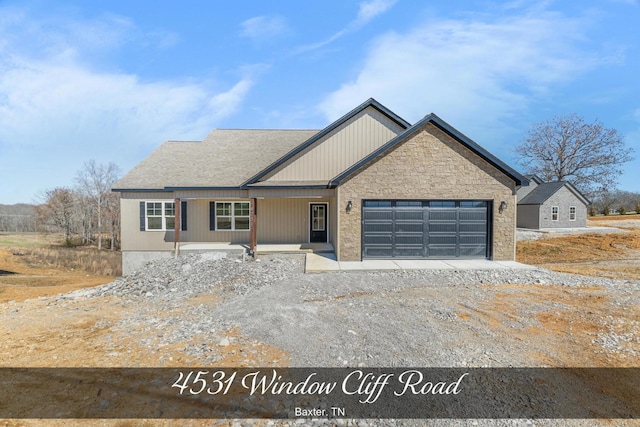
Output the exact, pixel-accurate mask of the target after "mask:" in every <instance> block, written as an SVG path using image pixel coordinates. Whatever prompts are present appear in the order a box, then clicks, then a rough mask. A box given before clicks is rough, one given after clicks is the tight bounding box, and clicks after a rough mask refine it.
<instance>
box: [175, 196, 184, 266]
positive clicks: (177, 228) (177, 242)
mask: <svg viewBox="0 0 640 427" xmlns="http://www.w3.org/2000/svg"><path fill="white" fill-rule="evenodd" d="M173 202H174V205H173V206H174V209H175V214H176V216H175V224H174V225H173V249H174V251H175V254H174V257H176V258H177V257H178V255H180V226H181V224H182V219H181V218H180V215H181V213H180V207H181V203H180V199H179V198H176V199H175V200H174V201H173Z"/></svg>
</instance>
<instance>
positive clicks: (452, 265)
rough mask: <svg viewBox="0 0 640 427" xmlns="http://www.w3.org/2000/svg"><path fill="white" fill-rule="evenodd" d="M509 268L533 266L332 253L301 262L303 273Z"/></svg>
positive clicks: (530, 267) (315, 254) (470, 260)
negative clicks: (347, 257) (348, 256)
mask: <svg viewBox="0 0 640 427" xmlns="http://www.w3.org/2000/svg"><path fill="white" fill-rule="evenodd" d="M509 268H511V269H531V270H533V269H535V268H537V267H535V266H532V265H527V264H521V263H519V262H515V261H489V260H485V259H447V260H431V259H429V260H427V259H415V260H409V259H405V260H390V259H379V260H373V259H369V260H365V261H337V260H336V256H335V254H333V253H330V254H329V253H308V254H307V257H306V262H305V272H306V273H322V272H327V271H364V270H371V271H380V270H495V269H509Z"/></svg>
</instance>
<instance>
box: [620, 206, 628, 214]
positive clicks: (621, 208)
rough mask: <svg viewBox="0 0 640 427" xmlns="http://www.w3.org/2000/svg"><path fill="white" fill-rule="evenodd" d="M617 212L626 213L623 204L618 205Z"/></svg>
mask: <svg viewBox="0 0 640 427" xmlns="http://www.w3.org/2000/svg"><path fill="white" fill-rule="evenodd" d="M618 213H619V214H620V215H624V214H626V213H627V209H625V207H624V206H620V207H619V208H618Z"/></svg>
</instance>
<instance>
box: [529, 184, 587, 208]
mask: <svg viewBox="0 0 640 427" xmlns="http://www.w3.org/2000/svg"><path fill="white" fill-rule="evenodd" d="M563 187H566V188H567V189H568V190H569V191H570V192H571V193H572V194H573V195H574V196H576V198H578V199H579V200H580V201H581V202H582V203H584V204H585V205H588V204H590V203H591V202H590V201H589V199H587V198H586V197H585V196H584V195H583V194H582V193H580V192H579V191H578V190H577V189H576V188H575V187H574V186H573V185H571V184H570V183H569V182H566V181H555V182H542V183H540V184H538V186H537V187H536V188H534V189H533V190H531V192H530V193H529V194H527V195H526V196H525V197H523V198H522V200H520V201H519V202H518V204H519V205H542V204H544V203H545V202H546V201H547V200H549V198H551V196H553V195H554V194H556V193H557V192H558V191H560V189H561V188H563Z"/></svg>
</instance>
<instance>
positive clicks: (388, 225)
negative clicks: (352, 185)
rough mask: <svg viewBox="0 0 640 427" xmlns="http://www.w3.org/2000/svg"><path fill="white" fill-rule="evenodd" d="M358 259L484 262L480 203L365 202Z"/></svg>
mask: <svg viewBox="0 0 640 427" xmlns="http://www.w3.org/2000/svg"><path fill="white" fill-rule="evenodd" d="M363 206H364V207H363V215H362V217H363V224H362V230H363V231H362V233H363V237H362V243H363V250H362V254H363V257H364V258H458V257H474V258H479V257H487V256H488V247H489V245H488V222H489V210H488V204H487V202H486V201H451V200H437V201H388V200H387V201H384V200H381V201H365V202H364V204H363Z"/></svg>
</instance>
